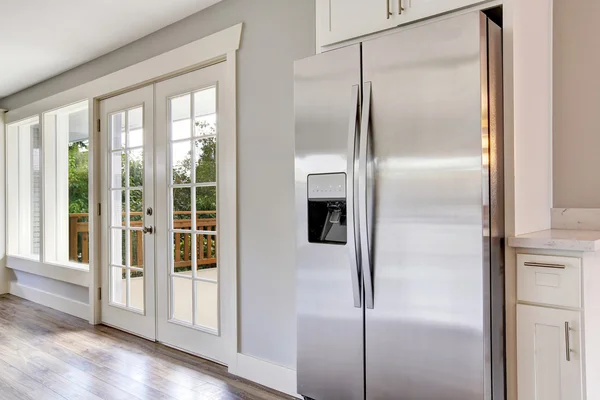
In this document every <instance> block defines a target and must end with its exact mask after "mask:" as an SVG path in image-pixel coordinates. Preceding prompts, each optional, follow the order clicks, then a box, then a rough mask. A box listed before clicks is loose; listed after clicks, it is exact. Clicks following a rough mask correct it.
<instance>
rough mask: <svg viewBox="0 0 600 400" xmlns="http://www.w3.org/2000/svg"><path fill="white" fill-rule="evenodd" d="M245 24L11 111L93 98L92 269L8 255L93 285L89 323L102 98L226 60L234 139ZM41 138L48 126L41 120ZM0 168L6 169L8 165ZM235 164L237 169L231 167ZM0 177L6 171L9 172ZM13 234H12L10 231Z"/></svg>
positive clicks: (23, 112)
mask: <svg viewBox="0 0 600 400" xmlns="http://www.w3.org/2000/svg"><path fill="white" fill-rule="evenodd" d="M242 26H243V24H242V23H240V24H237V25H234V26H232V27H230V28H227V29H224V30H222V31H219V32H217V33H214V34H212V35H209V36H207V37H204V38H202V39H199V40H196V41H194V42H191V43H189V44H186V45H184V46H181V47H178V48H176V49H173V50H171V51H168V52H166V53H163V54H160V55H158V56H156V57H153V58H150V59H148V60H146V61H142V62H140V63H138V64H134V65H132V66H130V67H127V68H124V69H122V70H119V71H117V72H114V73H112V74H109V75H106V76H103V77H101V78H98V79H95V80H93V81H90V82H87V83H85V84H83V85H80V86H77V87H75V88H72V89H69V90H66V91H64V92H61V93H58V94H55V95H53V96H50V97H47V98H44V99H42V100H38V101H36V102H34V103H31V104H28V105H26V106H23V107H20V108H18V109H14V110H10V111H9V112H8V113H6V118H5V123H6V124H11V123H14V122H17V121H19V120H22V119H25V118H26V117H31V116H35V115H39V117H40V121H43V114H44V113H46V112H49V111H52V110H56V109H58V108H61V107H64V106H65V105H68V104H73V103H76V102H78V101H81V100H83V99H88V100H89V105H90V107H89V112H90V118H89V123H90V126H89V132H90V139H89V143H90V149H89V152H90V176H93V177H94V178H93V180H92V182H93V184H91V185H90V188H89V190H90V194H89V198H90V211H91V210H94V212H93V213H92V212H90V239H89V240H90V253H89V254H90V265H89V272H88V271H86V270H79V269H75V268H72V267H71V268H69V267H68V266H57V265H54V264H48V263H44V262H37V261H32V260H26V259H23V258H20V257H9V258H8V259H7V267H9V268H13V269H18V270H22V271H26V272H30V273H33V274H36V275H41V276H46V277H49V278H52V279H57V280H61V281H65V282H70V283H75V284H79V285H82V286H88V287H89V288H90V291H89V292H90V297H89V303H90V315H89V321H90V323H93V324H95V323H99V322H100V301H99V300H98V292H99V291H98V289H99V288H100V285H101V275H100V273H101V271H100V268H99V265H100V263H99V254H98V253H99V251H98V248H99V246H98V243H97V238H98V237H100V226H99V222H100V221H99V218H98V215H97V208H98V206H97V205H98V204H99V202H100V179H99V176H98V171H99V168H100V167H99V157H98V155H97V154H96V148H97V147H98V148H99V145H98V140H99V138H98V135H97V125H96V124H97V122H96V121H97V120H98V115H99V114H98V111H99V109H98V108H99V101H100V100H102V99H104V98H108V97H111V96H113V95H116V94H119V93H122V92H125V91H128V90H131V89H134V88H137V87H141V86H144V85H147V84H151V83H154V82H157V81H160V80H164V79H167V78H169V77H172V76H176V75H179V74H182V73H185V72H189V71H192V70H195V69H198V68H201V67H203V66H207V65H210V64H213V63H215V62H220V61H226V63H227V76H226V80H225V84H226V87H227V90H226V93H225V94H224V95H225V96H227V102H228V104H229V107H230V108H229V109H230V110H231V112H230V118H229V121H228V122H229V123H228V124H227V125H228V126H229V129H231V130H232V131H233V132H232V133H231V134H232V137H234V138H236V137H237V133H236V130H237V122H236V119H237V111H236V110H237V107H236V97H237V95H236V69H237V68H236V64H237V54H236V52H237V50H238V49H239V47H240V42H241V35H242ZM41 129H42V137H43V135H44V133H43V124H41ZM0 168H3V169H5V168H6V165H5V164H3V165H2V166H1V167H0ZM232 168H236V167H235V166H232ZM1 172H3V173H2V174H0V175H4V173H5V171H1ZM230 184H231V185H233V187H232V190H233V193H236V196H234V197H232V198H231V199H228V202H227V204H226V206H225V208H226V210H227V212H228V213H229V214H230V215H231V217H232V218H231V219H230V220H231V224H230V226H228V227H227V228H226V229H227V231H229V232H234V235H235V236H237V182H235V181H234V182H230ZM6 233H8V232H6ZM232 243H235V245H234V246H232V247H233V248H232V249H229V250H228V256H229V257H230V259H231V260H233V261H234V267H233V274H232V277H231V279H232V282H231V285H230V287H231V288H233V290H232V293H231V297H230V301H229V303H228V304H225V305H224V306H225V307H230V313H229V315H231V318H232V320H231V322H230V323H229V324H227V325H228V326H230V329H231V335H230V337H231V338H232V343H231V345H230V346H229V347H230V348H231V355H230V362H229V365H230V366H231V367H233V368H235V367H234V366H235V365H236V364H237V356H238V353H237V342H238V335H237V332H238V329H237V320H238V317H237V261H236V260H237V239H236V238H235V237H234V238H232ZM82 274H83V275H85V276H87V280H86V279H85V278H82Z"/></svg>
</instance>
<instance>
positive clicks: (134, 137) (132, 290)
mask: <svg viewBox="0 0 600 400" xmlns="http://www.w3.org/2000/svg"><path fill="white" fill-rule="evenodd" d="M143 117H144V110H143V107H141V106H140V107H135V108H132V109H129V110H125V111H122V112H118V113H116V114H112V115H111V123H110V126H109V129H110V130H111V132H110V134H109V137H110V138H111V146H112V147H111V148H112V150H111V153H110V158H109V176H110V177H111V178H110V183H109V184H110V187H109V188H108V189H109V191H110V195H109V213H110V224H111V226H112V227H113V228H112V229H111V230H110V231H111V233H110V241H109V247H110V248H109V251H110V262H111V264H112V265H113V266H114V267H113V268H111V269H110V273H111V276H110V277H109V278H110V282H111V285H112V286H111V287H112V289H111V297H110V298H111V301H112V302H113V303H118V304H120V305H124V306H126V307H127V308H130V309H133V310H136V311H144V274H143V271H142V268H143V267H144V237H143V235H144V234H143V232H142V230H141V229H142V227H143V226H144V225H143V224H144V213H143V211H144V196H143V194H144V192H143V187H144V149H143V147H142V146H143V144H144V118H143ZM114 188H119V189H120V188H122V189H123V190H111V189H114ZM117 227H120V229H117ZM116 266H120V267H118V268H117V267H116Z"/></svg>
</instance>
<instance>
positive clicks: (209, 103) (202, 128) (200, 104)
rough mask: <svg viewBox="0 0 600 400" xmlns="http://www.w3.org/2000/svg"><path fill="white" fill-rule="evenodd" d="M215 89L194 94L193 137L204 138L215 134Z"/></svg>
mask: <svg viewBox="0 0 600 400" xmlns="http://www.w3.org/2000/svg"><path fill="white" fill-rule="evenodd" d="M216 92H217V91H216V88H215V87H211V88H208V89H204V90H200V91H198V92H196V93H194V135H195V136H205V135H214V134H216V133H217V114H216V112H217V110H216V109H217V102H216Z"/></svg>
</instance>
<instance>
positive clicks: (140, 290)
mask: <svg viewBox="0 0 600 400" xmlns="http://www.w3.org/2000/svg"><path fill="white" fill-rule="evenodd" d="M129 277H130V278H129V290H130V292H131V308H135V309H136V310H140V311H143V310H144V272H143V271H137V270H131V271H130V272H129Z"/></svg>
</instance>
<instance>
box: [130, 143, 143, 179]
mask: <svg viewBox="0 0 600 400" xmlns="http://www.w3.org/2000/svg"><path fill="white" fill-rule="evenodd" d="M128 164H129V187H142V186H143V185H144V149H135V150H130V151H129V154H128Z"/></svg>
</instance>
